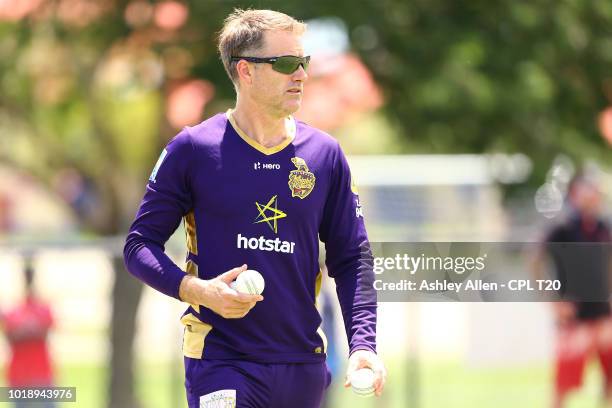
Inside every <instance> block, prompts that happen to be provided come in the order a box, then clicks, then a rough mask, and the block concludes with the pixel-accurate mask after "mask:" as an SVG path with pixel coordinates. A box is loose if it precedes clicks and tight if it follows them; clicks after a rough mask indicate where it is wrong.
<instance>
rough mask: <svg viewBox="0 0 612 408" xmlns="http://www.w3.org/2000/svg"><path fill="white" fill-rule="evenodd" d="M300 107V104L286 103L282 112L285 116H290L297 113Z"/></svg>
mask: <svg viewBox="0 0 612 408" xmlns="http://www.w3.org/2000/svg"><path fill="white" fill-rule="evenodd" d="M301 107H302V102H301V101H300V102H297V101H296V102H295V103H287V104H285V105H284V106H283V109H282V110H283V111H284V112H286V114H287V115H292V114H294V113H295V112H297V111H299V110H300V108H301Z"/></svg>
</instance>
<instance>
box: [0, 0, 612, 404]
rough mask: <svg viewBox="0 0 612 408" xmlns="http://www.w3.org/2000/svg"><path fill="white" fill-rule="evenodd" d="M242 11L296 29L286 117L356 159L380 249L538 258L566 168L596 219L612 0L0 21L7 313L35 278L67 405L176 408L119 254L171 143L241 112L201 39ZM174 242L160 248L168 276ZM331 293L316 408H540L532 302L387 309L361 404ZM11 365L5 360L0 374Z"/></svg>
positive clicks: (155, 322) (165, 359) (591, 383)
mask: <svg viewBox="0 0 612 408" xmlns="http://www.w3.org/2000/svg"><path fill="white" fill-rule="evenodd" d="M234 7H242V8H247V7H253V8H271V9H275V10H278V11H283V12H286V13H288V14H290V15H292V16H294V17H296V18H299V19H301V20H304V21H305V22H307V23H308V26H309V29H308V32H307V35H306V37H305V45H306V50H307V53H308V54H310V55H312V58H313V59H312V64H311V68H310V70H309V77H310V78H309V80H308V83H307V85H306V87H305V97H304V103H303V108H302V110H301V111H300V112H299V113H298V114H297V115H296V116H297V117H298V118H299V119H301V120H304V121H306V122H308V123H309V124H311V125H313V126H316V127H319V128H321V129H323V130H325V131H327V132H329V133H330V134H332V135H333V136H334V137H336V138H337V139H338V140H339V141H340V143H341V145H342V146H343V148H344V150H345V151H346V153H347V154H348V155H349V161H350V164H351V168H352V171H353V173H354V176H355V179H356V181H357V184H358V186H359V190H360V194H361V202H362V204H363V205H364V211H365V219H366V223H367V226H368V230H369V234H370V238H371V240H372V241H398V242H406V241H408V242H409V241H518V242H533V241H538V240H540V239H541V238H542V235H543V231H544V230H545V229H546V228H547V227H548V226H549V225H551V224H552V223H554V222H556V220H558V219H559V218H560V217H562V216H563V214H564V213H565V212H566V211H567V209H566V208H565V206H564V198H563V196H564V192H565V188H566V186H567V183H568V181H569V180H570V178H571V176H572V174H573V173H574V172H575V171H576V169H579V168H587V169H589V171H590V172H591V173H594V174H596V175H597V177H598V180H599V183H600V186H601V189H602V192H603V193H604V202H605V205H604V216H606V217H608V219H609V215H610V197H611V196H612V173H611V172H612V151H611V148H610V147H611V145H612V28H611V27H612V2H610V1H609V0H557V1H548V0H538V1H531V2H527V1H510V0H507V1H505V0H503V1H497V2H488V1H452V2H449V1H445V0H427V1H422V0H384V1H380V0H359V1H349V0H337V1H333V2H330V1H324V0H311V1H309V2H302V1H297V0H284V1H262V0H261V1H251V2H247V1H232V0H218V1H217V0H214V1H213V0H198V1H190V2H188V1H175V0H169V1H148V0H114V1H113V0H104V1H102V0H0V282H1V283H0V315H1V313H2V312H1V311H2V310H10V309H11V308H12V307H15V305H18V304H19V302H21V300H22V299H23V297H24V278H23V274H22V271H23V269H24V268H25V267H26V265H28V264H31V265H32V268H33V269H34V270H35V279H34V288H35V290H36V293H38V295H39V296H40V298H41V299H44V300H45V301H46V302H47V303H48V304H49V305H50V308H51V310H52V313H53V326H52V328H51V331H50V332H49V333H50V335H49V341H48V343H49V349H50V354H51V358H52V360H53V366H54V369H55V373H54V382H55V383H56V384H57V385H62V386H76V387H77V403H76V405H75V404H72V406H78V407H92V408H96V407H117V408H131V407H147V408H148V407H184V406H186V405H185V403H184V402H183V400H184V389H183V385H182V382H183V371H182V370H183V368H182V360H181V338H182V328H181V326H180V324H179V316H180V314H181V312H182V310H183V308H184V306H183V305H182V304H180V303H179V302H177V301H175V300H172V299H170V298H166V297H164V296H163V295H161V294H159V293H156V292H154V291H153V290H151V289H148V288H143V285H142V284H140V283H139V282H137V281H135V280H134V279H133V278H132V277H131V276H130V275H129V274H128V273H127V272H126V271H125V269H124V266H123V261H122V259H121V249H122V245H123V239H124V236H125V234H126V232H127V228H128V227H129V224H130V222H131V221H132V219H133V217H134V215H135V212H136V209H137V206H138V203H139V200H140V198H141V197H142V194H143V192H144V186H145V182H146V180H147V177H148V174H149V173H150V171H151V169H152V168H153V166H154V164H155V161H156V159H157V157H158V155H159V153H160V151H161V150H162V148H163V147H164V145H165V144H166V143H167V142H168V141H169V139H170V138H171V137H172V136H174V135H175V134H176V133H177V132H178V130H180V129H181V128H182V127H183V126H185V125H194V124H197V123H199V122H200V121H202V120H203V119H206V118H208V117H210V116H212V115H214V114H215V113H217V112H219V111H225V110H226V109H227V108H230V107H232V106H233V98H234V90H233V87H232V85H231V82H230V81H229V79H228V78H227V77H226V74H225V72H224V70H223V67H222V64H221V62H220V60H219V58H218V56H217V52H216V44H215V33H216V32H218V30H219V29H220V28H221V25H222V22H223V19H224V18H225V17H226V16H227V14H228V13H229V12H230V11H231V10H232V9H233V8H234ZM183 237H184V232H183V231H182V227H180V228H179V230H178V231H177V233H176V234H175V236H174V237H173V238H172V239H171V241H170V242H169V244H168V247H167V250H168V252H169V253H170V254H171V255H172V257H173V258H174V259H176V261H177V262H178V263H179V264H181V262H182V258H183V257H184V254H185V251H186V249H185V244H184V239H183ZM332 286H333V282H331V281H329V280H328V281H327V283H326V289H325V291H324V294H323V296H324V298H323V301H322V302H321V304H322V305H323V306H324V307H325V306H326V305H327V306H326V307H327V309H326V310H325V311H324V318H325V324H326V326H327V332H330V331H332V332H333V331H335V333H336V335H335V336H333V337H334V340H333V342H332V344H331V346H330V347H331V349H332V351H331V353H330V362H331V363H332V364H333V365H334V368H335V370H336V379H335V381H334V383H333V384H332V386H331V388H330V390H331V391H330V395H329V401H328V406H329V407H348V406H351V407H353V406H356V407H389V408H391V407H407V406H410V407H441V406H444V407H447V408H453V407H456V408H462V407H489V406H496V407H515V406H517V405H519V404H521V405H524V406H529V407H542V406H548V405H549V404H550V396H551V393H552V364H553V355H554V334H553V332H554V322H553V319H552V316H551V312H550V310H549V308H548V306H547V305H546V304H541V303H540V304H527V303H512V304H511V303H486V304H485V303H421V304H419V303H384V304H380V307H379V350H380V353H381V355H382V356H383V358H384V360H385V361H386V363H387V365H388V369H389V383H388V385H387V389H386V392H385V395H384V396H383V397H382V398H380V399H376V400H375V399H369V400H365V399H363V400H362V399H357V398H356V397H354V396H353V395H352V394H351V392H350V391H349V390H345V389H344V388H343V387H342V379H343V377H344V371H343V370H344V368H343V365H344V364H345V363H346V361H345V360H346V358H345V355H346V344H345V343H346V339H345V336H344V330H343V328H342V326H341V323H340V320H339V318H338V316H339V315H338V310H337V308H338V307H337V300H336V299H335V297H334V295H333V288H332ZM9 355H10V348H9V345H8V342H7V341H2V342H0V367H4V366H6V365H7V364H8V360H9ZM336 356H338V357H336ZM0 378H1V379H0V384H6V381H7V380H6V379H4V377H0ZM599 385H600V384H599V378H598V376H597V372H596V368H595V367H591V368H589V370H588V375H587V380H586V386H585V387H583V389H581V390H580V391H579V392H578V393H576V395H575V396H573V397H572V399H571V400H570V406H572V407H591V406H595V404H596V402H597V401H598V400H599V397H600V389H599Z"/></svg>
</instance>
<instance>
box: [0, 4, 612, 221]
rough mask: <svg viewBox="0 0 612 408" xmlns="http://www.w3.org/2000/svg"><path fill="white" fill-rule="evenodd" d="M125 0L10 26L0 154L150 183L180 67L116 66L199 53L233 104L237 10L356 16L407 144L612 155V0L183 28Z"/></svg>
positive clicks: (366, 10)
mask: <svg viewBox="0 0 612 408" xmlns="http://www.w3.org/2000/svg"><path fill="white" fill-rule="evenodd" d="M127 3H128V2H118V3H116V4H115V6H113V7H114V8H112V9H110V10H108V11H107V12H105V13H104V14H103V15H102V17H100V18H98V19H95V20H92V21H91V22H89V23H88V24H86V25H84V26H78V27H77V26H74V25H70V24H67V23H65V22H63V21H61V19H58V18H57V17H55V15H54V14H53V13H50V14H48V15H47V16H46V17H40V16H39V17H37V18H31V17H26V18H25V19H23V20H21V21H18V22H4V23H0V116H1V117H2V118H3V120H2V122H1V123H0V132H1V136H0V139H3V140H0V158H4V160H11V161H14V162H15V161H16V162H18V163H17V164H19V165H22V166H24V167H28V168H30V169H31V170H32V171H33V172H35V173H37V174H39V175H41V177H45V176H49V175H52V174H53V172H54V169H58V168H61V167H62V166H65V165H66V164H67V163H69V164H70V165H72V166H75V167H77V168H78V169H79V170H80V171H81V172H83V173H84V174H87V175H88V176H89V177H92V178H93V179H94V181H95V182H96V183H98V184H104V183H109V181H108V178H107V180H104V179H103V176H104V175H105V174H107V172H108V169H109V167H112V168H113V171H115V172H117V173H119V174H120V175H123V176H127V178H126V177H123V176H121V177H116V178H117V179H118V180H120V181H121V183H123V184H126V183H128V184H129V182H130V180H133V183H134V184H133V185H130V186H131V187H133V186H135V185H138V184H137V183H138V180H140V183H141V182H142V178H143V177H144V176H145V175H146V173H147V171H149V169H150V167H151V166H152V164H153V163H154V161H155V158H156V156H157V154H158V153H159V148H160V147H161V146H162V145H163V144H164V143H165V142H166V141H167V140H168V138H169V137H171V136H172V134H173V133H174V130H173V129H170V128H169V127H168V125H167V124H166V123H165V120H164V119H163V117H164V104H165V92H166V89H167V85H168V84H169V81H170V80H171V79H172V78H169V77H168V76H167V75H166V74H167V73H168V72H169V70H165V71H164V75H162V77H161V78H160V79H159V80H157V81H156V80H151V79H147V78H146V75H144V74H143V72H144V71H142V70H140V68H138V67H137V68H134V70H133V72H132V73H131V76H130V77H129V78H128V79H126V80H125V81H123V82H121V81H119V82H118V83H113V85H112V86H109V85H108V83H107V82H105V80H104V72H106V71H107V68H108V67H107V65H108V64H109V62H111V61H113V59H114V58H115V57H116V56H117V53H120V52H124V53H126V54H127V55H130V53H131V55H132V58H133V59H134V60H132V61H128V62H129V63H130V64H132V65H134V66H136V65H138V63H139V61H140V62H141V61H142V60H146V59H151V60H152V61H157V63H161V64H162V65H163V66H164V67H165V68H168V64H172V63H174V62H175V61H174V56H176V55H178V54H177V51H178V53H180V52H186V53H187V54H189V55H190V56H191V63H190V64H189V65H188V66H187V68H186V73H185V75H187V76H191V77H201V78H205V79H207V80H209V81H211V82H212V83H214V84H215V86H216V93H215V95H216V96H215V98H216V99H215V101H213V103H212V104H211V106H219V105H222V104H223V103H226V102H227V101H230V100H231V99H232V98H233V96H234V90H233V87H232V85H231V83H230V81H229V79H228V78H227V77H226V74H225V72H224V70H223V67H222V65H221V63H220V61H219V58H218V56H217V50H216V45H215V36H216V33H217V32H218V30H219V29H220V28H221V25H222V22H223V19H224V18H225V17H226V16H227V14H228V13H229V12H230V11H231V10H232V9H233V8H234V7H242V8H247V7H256V8H272V9H276V10H280V11H284V12H287V13H289V14H292V15H294V16H296V17H298V18H300V19H303V20H308V19H312V18H317V17H325V16H336V17H340V18H341V19H342V20H344V22H345V23H346V25H347V27H348V30H349V35H350V39H351V44H352V48H353V51H354V52H356V53H358V54H359V55H360V56H361V57H362V58H363V60H364V62H365V63H366V64H367V65H368V66H369V68H370V69H371V70H372V72H373V74H374V76H375V79H376V81H377V82H378V83H379V84H380V86H381V88H382V90H383V93H384V95H385V98H386V104H385V106H384V108H383V112H384V113H385V115H386V116H387V118H388V120H389V122H390V123H391V128H392V129H394V130H397V131H398V132H400V134H401V137H402V139H404V140H405V143H401V144H400V145H399V146H398V150H403V151H410V152H423V153H451V152H500V151H501V152H524V153H527V154H528V155H529V156H531V158H532V159H533V160H534V163H535V170H536V173H537V174H539V175H542V174H543V172H544V170H545V169H546V168H548V166H549V164H550V162H551V158H552V157H554V156H555V155H556V154H558V153H561V152H562V153H566V154H568V155H570V156H572V157H574V158H576V159H578V160H580V159H583V158H587V157H588V158H595V159H598V160H600V161H602V162H606V161H608V162H609V160H610V158H611V154H610V149H609V147H608V146H607V145H606V144H605V142H604V140H603V139H602V137H601V136H600V134H599V130H598V129H597V115H598V114H599V112H600V111H601V110H602V109H603V108H604V107H606V106H608V105H610V102H611V101H610V98H612V81H611V80H610V72H612V28H611V27H612V3H610V2H609V1H608V0H588V1H587V0H561V1H552V0H538V1H531V2H527V1H509V0H508V1H498V2H487V1H482V0H479V1H445V0H427V1H425V0H414V1H410V2H407V1H405V0H361V1H359V2H355V1H349V0H337V1H333V2H330V1H326V0H312V1H310V2H302V1H298V0H285V1H282V2H281V1H263V0H260V1H227V0H224V1H221V0H218V1H217V0H214V1H213V0H206V1H191V2H189V4H188V6H189V10H190V14H189V19H188V21H187V23H186V24H185V25H184V26H183V27H181V28H179V29H178V30H176V31H175V32H172V33H170V34H168V33H167V32H165V33H164V32H163V30H161V29H159V28H155V26H154V24H153V23H149V25H148V26H145V27H141V28H138V29H136V28H132V27H130V26H129V25H128V24H127V23H126V21H125V18H124V15H125V7H126V6H127ZM111 71H112V70H111ZM145 71H146V70H145ZM143 77H144V79H143ZM101 78H102V79H101ZM111 82H112V81H111ZM223 101H225V102H223ZM210 113H212V112H210ZM210 113H209V112H207V115H209V114H210ZM9 137H10V138H11V141H10V142H9V141H8V138H9ZM16 139H20V140H19V141H17V140H16ZM28 145H29V146H30V147H29V148H28V147H27V146H28ZM15 149H19V151H18V152H16V151H15ZM24 152H27V154H24ZM131 187H130V188H131ZM107 188H109V187H107ZM121 188H122V187H121V186H115V187H111V189H114V190H117V191H119V190H121ZM123 188H124V189H125V187H123ZM119 195H122V194H119ZM133 205H134V203H133V200H132V201H130V202H129V203H128V202H126V203H125V208H126V209H130V210H131V209H133ZM127 212H131V211H127Z"/></svg>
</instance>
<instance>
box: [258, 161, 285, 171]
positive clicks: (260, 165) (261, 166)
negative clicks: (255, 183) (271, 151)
mask: <svg viewBox="0 0 612 408" xmlns="http://www.w3.org/2000/svg"><path fill="white" fill-rule="evenodd" d="M280 168H281V166H280V164H278V163H262V162H255V163H253V169H255V170H280Z"/></svg>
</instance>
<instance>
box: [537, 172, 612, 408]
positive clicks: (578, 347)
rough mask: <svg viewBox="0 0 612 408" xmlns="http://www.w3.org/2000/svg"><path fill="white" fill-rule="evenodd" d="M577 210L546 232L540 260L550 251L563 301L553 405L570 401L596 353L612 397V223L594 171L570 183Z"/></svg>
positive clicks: (558, 310) (539, 265) (608, 395)
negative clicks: (611, 295)
mask: <svg viewBox="0 0 612 408" xmlns="http://www.w3.org/2000/svg"><path fill="white" fill-rule="evenodd" d="M568 201H569V204H570V207H571V213H570V214H569V217H567V219H566V220H564V222H563V223H561V224H560V225H557V226H555V227H554V228H553V229H552V230H551V231H550V232H549V233H548V236H547V237H546V240H545V241H546V244H545V245H544V246H543V248H542V249H543V250H542V252H541V253H540V256H539V257H538V260H537V263H536V273H537V275H538V276H537V277H538V278H541V277H542V269H543V268H542V260H543V258H544V255H545V254H546V253H548V255H550V258H551V259H552V261H553V264H554V267H555V272H556V278H557V279H559V280H560V282H561V284H562V287H561V293H560V295H561V298H562V300H563V301H562V302H557V303H554V307H555V308H554V310H555V313H556V318H557V324H558V344H557V362H556V367H555V393H554V398H553V404H552V406H553V407H554V408H560V407H562V406H564V404H565V401H566V399H567V396H568V394H569V393H570V392H571V391H572V390H574V389H576V388H578V387H579V386H580V385H581V384H582V377H583V373H584V367H585V364H586V361H587V359H588V357H589V356H590V355H591V353H594V354H597V356H598V358H599V360H600V363H601V367H602V371H603V374H604V387H603V389H604V398H605V399H606V401H608V404H610V403H612V398H611V397H612V323H611V321H610V304H609V302H608V301H607V299H608V297H609V293H610V277H609V274H610V266H611V264H610V252H609V251H610V246H609V245H608V244H609V243H610V229H609V227H608V226H607V225H606V223H605V222H604V221H603V220H602V218H601V215H600V211H601V193H600V191H599V188H598V186H597V183H596V182H595V180H594V179H593V178H592V177H589V176H588V175H585V174H582V173H579V174H578V175H576V176H575V177H574V178H573V179H572V181H571V182H570V184H569V187H568Z"/></svg>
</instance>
